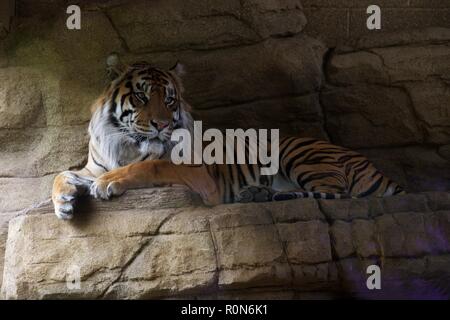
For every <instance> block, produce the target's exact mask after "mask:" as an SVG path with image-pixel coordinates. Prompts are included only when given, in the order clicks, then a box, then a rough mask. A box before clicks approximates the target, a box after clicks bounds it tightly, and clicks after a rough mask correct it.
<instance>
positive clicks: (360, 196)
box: [358, 176, 384, 198]
mask: <svg viewBox="0 0 450 320" xmlns="http://www.w3.org/2000/svg"><path fill="white" fill-rule="evenodd" d="M383 179H384V177H383V176H381V177H379V178H378V180H377V181H376V182H375V183H374V184H372V186H371V187H370V188H369V189H368V190H367V191H365V192H363V193H360V194H358V198H363V197H366V196H368V195H369V194H372V193H374V192H375V191H376V190H377V189H378V188H379V187H380V185H381V182H382V181H383Z"/></svg>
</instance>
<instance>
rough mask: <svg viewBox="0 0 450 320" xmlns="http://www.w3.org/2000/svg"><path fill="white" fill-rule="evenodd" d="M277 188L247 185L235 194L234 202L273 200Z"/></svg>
mask: <svg viewBox="0 0 450 320" xmlns="http://www.w3.org/2000/svg"><path fill="white" fill-rule="evenodd" d="M275 193H276V191H275V190H273V189H272V188H269V187H266V186H245V187H243V188H242V189H241V190H239V193H238V194H237V195H236V196H235V199H234V202H239V203H248V202H267V201H272V197H273V195H274V194H275Z"/></svg>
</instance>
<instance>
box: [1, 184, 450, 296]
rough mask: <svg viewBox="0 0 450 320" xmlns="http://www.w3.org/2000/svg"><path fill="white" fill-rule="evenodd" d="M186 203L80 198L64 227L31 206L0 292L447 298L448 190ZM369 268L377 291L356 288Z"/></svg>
mask: <svg viewBox="0 0 450 320" xmlns="http://www.w3.org/2000/svg"><path fill="white" fill-rule="evenodd" d="M197 201H198V199H196V198H195V197H194V196H193V195H191V194H190V193H189V192H188V191H187V190H186V189H184V188H175V189H174V188H169V189H150V190H137V191H132V192H128V193H127V194H126V195H125V196H123V197H122V198H119V199H114V200H113V201H111V202H102V201H92V202H88V201H85V206H86V207H85V208H84V209H81V212H80V213H79V214H78V216H77V218H76V219H75V220H74V221H73V222H72V223H67V222H64V221H60V220H57V219H55V217H54V214H53V209H52V206H51V204H46V205H43V206H41V207H39V208H36V209H33V210H30V211H28V212H27V213H26V214H23V215H20V216H18V217H16V218H15V219H13V220H11V222H10V224H9V236H8V242H7V247H6V254H5V271H4V279H3V288H2V293H3V294H4V297H5V298H7V299H23V298H32V299H51V298H58V299H64V298H86V299H98V298H104V299H111V298H114V299H130V298H131V299H144V298H253V299H262V298H284V299H287V298H290V299H292V298H333V297H345V296H347V297H357V298H368V299H370V298H403V299H405V298H441V299H448V298H450V285H449V284H450V283H449V281H448V280H449V279H450V278H449V277H450V272H449V270H450V196H449V193H437V192H435V193H423V194H410V195H406V196H398V197H395V198H394V197H393V198H386V199H371V200H367V199H362V200H335V201H333V200H320V201H316V200H314V199H305V200H295V201H286V202H278V203H262V204H261V203H260V204H256V203H255V204H234V205H220V206H217V207H214V208H206V207H203V206H198V205H197ZM373 264H376V265H378V266H380V268H381V280H382V290H375V291H371V290H368V289H367V287H366V281H367V278H368V275H367V273H366V268H367V266H369V265H373ZM74 270H77V271H76V272H74ZM76 275H78V276H79V278H77V276H76ZM76 279H79V280H76ZM68 281H69V285H68V284H67V282H68ZM70 281H74V282H70ZM78 281H79V282H78ZM76 283H79V286H75V285H74V284H76Z"/></svg>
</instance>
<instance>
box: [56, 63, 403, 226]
mask: <svg viewBox="0 0 450 320" xmlns="http://www.w3.org/2000/svg"><path fill="white" fill-rule="evenodd" d="M109 61H114V63H111V64H110V68H111V71H112V72H111V73H112V74H116V78H115V80H114V81H113V82H112V83H111V85H110V86H109V88H108V89H107V90H106V91H105V93H104V94H103V95H102V96H101V97H100V98H99V99H98V101H97V102H96V103H95V105H94V110H93V111H94V113H93V116H92V118H91V122H90V125H89V133H90V136H91V139H90V142H89V157H88V162H87V164H86V166H85V167H84V168H83V169H81V170H79V171H65V172H63V173H61V174H59V175H58V176H57V177H56V178H55V181H54V184H53V192H52V200H53V203H54V205H55V213H56V215H57V216H58V217H59V218H61V219H70V218H72V216H73V211H74V205H75V202H76V200H77V198H78V196H80V195H82V194H85V193H90V194H91V195H92V196H94V197H97V198H102V199H109V198H110V197H111V196H117V195H120V194H122V193H123V192H125V191H126V190H127V189H132V188H143V187H151V186H155V185H169V184H181V185H186V186H188V187H189V188H191V189H192V190H193V191H194V192H197V193H198V194H199V195H200V196H201V197H202V199H203V201H204V202H205V204H208V205H215V204H219V203H230V202H248V201H271V200H286V199H293V198H303V197H314V198H326V199H337V198H347V197H366V196H390V195H395V194H400V193H403V190H402V188H401V187H400V186H398V185H397V184H396V183H395V182H393V181H391V180H390V179H388V178H387V177H385V176H384V175H383V174H382V173H381V172H380V171H378V170H377V169H376V168H375V167H374V166H373V164H372V163H371V162H370V161H369V160H367V159H366V158H365V157H364V156H362V155H361V154H359V153H357V152H354V151H351V150H348V149H345V148H342V147H339V146H336V145H333V144H331V143H328V142H325V141H320V140H316V139H311V138H296V137H286V138H282V139H280V144H279V151H280V153H279V162H280V170H279V171H278V173H277V174H276V175H274V176H263V175H261V174H260V170H259V169H260V167H261V165H260V164H218V165H175V164H173V163H172V162H171V161H170V151H171V149H172V148H173V142H171V141H170V137H171V133H172V131H173V130H174V129H177V128H185V129H188V130H189V131H192V127H193V121H192V118H191V116H190V114H189V110H190V107H189V105H188V104H187V103H186V101H185V100H184V99H183V97H182V92H183V90H182V85H181V81H180V78H179V75H180V68H179V66H178V65H177V66H176V67H175V68H174V69H173V70H172V69H171V70H170V71H163V70H160V69H157V68H154V67H152V66H150V65H149V64H147V63H138V64H134V65H132V66H131V67H128V68H124V67H121V66H120V64H119V63H118V59H112V60H111V59H110V58H109ZM232 126H233V124H232V123H230V127H232Z"/></svg>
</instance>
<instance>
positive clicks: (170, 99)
mask: <svg viewBox="0 0 450 320" xmlns="http://www.w3.org/2000/svg"><path fill="white" fill-rule="evenodd" d="M174 103H175V98H173V97H167V98H166V104H167V105H169V106H171V105H173V104H174Z"/></svg>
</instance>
